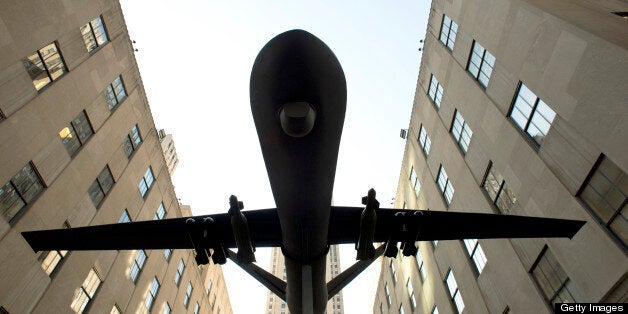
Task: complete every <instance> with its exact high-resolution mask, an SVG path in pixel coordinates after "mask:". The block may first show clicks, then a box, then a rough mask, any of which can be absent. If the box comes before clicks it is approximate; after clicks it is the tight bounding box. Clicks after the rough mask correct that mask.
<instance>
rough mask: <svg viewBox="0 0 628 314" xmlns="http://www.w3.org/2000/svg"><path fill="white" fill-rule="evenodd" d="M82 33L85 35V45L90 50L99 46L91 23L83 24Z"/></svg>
mask: <svg viewBox="0 0 628 314" xmlns="http://www.w3.org/2000/svg"><path fill="white" fill-rule="evenodd" d="M81 35H83V41H84V42H85V47H86V48H87V51H88V52H89V51H92V50H94V49H96V47H98V45H97V44H96V38H94V34H93V33H92V29H91V28H90V27H89V24H85V25H83V26H81Z"/></svg>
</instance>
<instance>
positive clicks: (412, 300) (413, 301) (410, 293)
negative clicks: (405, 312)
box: [406, 278, 416, 311]
mask: <svg viewBox="0 0 628 314" xmlns="http://www.w3.org/2000/svg"><path fill="white" fill-rule="evenodd" d="M406 288H407V289H408V298H409V299H410V307H411V308H412V311H414V309H416V298H415V297H414V289H413V288H412V282H411V281H410V278H408V281H407V282H406Z"/></svg>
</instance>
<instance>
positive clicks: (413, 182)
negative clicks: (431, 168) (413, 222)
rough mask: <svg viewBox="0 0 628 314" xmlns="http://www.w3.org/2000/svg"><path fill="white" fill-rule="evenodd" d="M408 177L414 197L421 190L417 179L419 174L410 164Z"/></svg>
mask: <svg viewBox="0 0 628 314" xmlns="http://www.w3.org/2000/svg"><path fill="white" fill-rule="evenodd" d="M408 179H409V180H410V184H411V185H412V189H413V190H414V195H415V196H416V197H419V193H420V192H421V182H420V181H419V176H418V175H417V173H416V171H415V170H414V166H410V177H409V178H408ZM404 204H405V203H404ZM404 209H405V208H404Z"/></svg>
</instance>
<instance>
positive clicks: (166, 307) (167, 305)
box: [163, 302, 172, 314]
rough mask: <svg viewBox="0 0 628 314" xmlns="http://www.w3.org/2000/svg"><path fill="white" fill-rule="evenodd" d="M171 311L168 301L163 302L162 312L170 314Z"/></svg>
mask: <svg viewBox="0 0 628 314" xmlns="http://www.w3.org/2000/svg"><path fill="white" fill-rule="evenodd" d="M171 312H172V309H171V308H170V304H169V303H168V302H166V303H165V304H164V311H163V314H170V313H171Z"/></svg>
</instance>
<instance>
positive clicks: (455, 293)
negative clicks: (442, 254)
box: [445, 267, 465, 313]
mask: <svg viewBox="0 0 628 314" xmlns="http://www.w3.org/2000/svg"><path fill="white" fill-rule="evenodd" d="M449 275H451V278H452V282H453V283H454V284H455V285H456V286H455V287H454V289H453V290H454V291H453V293H452V287H451V286H450V285H449V284H450V282H449ZM445 286H446V287H447V293H448V294H449V300H450V301H451V303H453V305H454V307H453V308H454V309H455V310H456V313H462V311H464V308H465V305H464V300H463V299H462V293H461V292H460V286H459V285H458V281H456V276H455V275H454V272H453V269H451V267H450V268H449V271H447V275H445ZM457 297H458V298H459V299H457ZM457 300H460V304H461V307H462V309H461V308H460V305H459V304H458V302H457Z"/></svg>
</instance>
